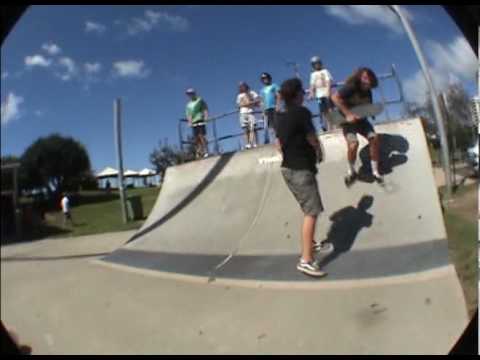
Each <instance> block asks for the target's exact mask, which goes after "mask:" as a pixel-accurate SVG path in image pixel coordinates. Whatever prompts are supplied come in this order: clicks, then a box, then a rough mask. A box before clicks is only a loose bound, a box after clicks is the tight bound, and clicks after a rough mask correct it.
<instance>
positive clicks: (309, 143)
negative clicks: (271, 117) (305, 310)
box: [276, 79, 333, 277]
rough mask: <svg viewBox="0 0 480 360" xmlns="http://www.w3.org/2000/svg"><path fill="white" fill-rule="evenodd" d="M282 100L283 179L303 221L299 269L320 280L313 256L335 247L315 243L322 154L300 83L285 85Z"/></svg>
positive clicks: (293, 81) (279, 130) (278, 123)
mask: <svg viewBox="0 0 480 360" xmlns="http://www.w3.org/2000/svg"><path fill="white" fill-rule="evenodd" d="M279 98H280V99H281V100H282V101H284V102H285V112H281V113H278V114H277V119H278V121H276V131H277V139H278V144H279V146H280V148H281V152H282V155H283V161H282V165H281V172H282V176H283V178H284V180H285V183H286V184H287V186H288V188H289V189H290V191H291V192H292V194H293V195H294V197H295V199H296V200H297V202H298V203H299V205H300V207H301V209H302V211H303V213H304V220H303V226H302V255H301V258H300V261H299V263H298V264H297V269H298V270H299V271H301V272H303V273H305V274H308V275H311V276H316V277H321V276H325V275H326V273H325V272H323V271H322V270H320V268H319V266H318V263H317V262H316V261H315V260H314V258H313V252H314V251H315V252H316V251H320V252H331V251H332V250H333V245H332V244H331V243H327V242H321V243H320V242H316V241H315V240H314V234H315V226H316V223H317V217H318V215H319V214H320V213H321V212H322V211H323V205H322V200H321V198H320V194H319V191H318V185H317V180H316V178H315V174H316V173H317V167H316V163H317V162H320V161H321V160H322V156H323V155H322V151H321V147H320V143H319V140H318V138H317V135H316V130H315V127H314V126H313V123H312V113H311V112H310V111H309V110H308V109H307V108H306V107H304V106H302V105H303V100H304V90H303V86H302V82H301V81H300V80H299V79H289V80H286V81H285V82H283V84H282V86H281V88H280V94H279Z"/></svg>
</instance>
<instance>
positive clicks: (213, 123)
mask: <svg viewBox="0 0 480 360" xmlns="http://www.w3.org/2000/svg"><path fill="white" fill-rule="evenodd" d="M377 78H378V80H379V81H378V88H377V89H376V90H377V91H378V94H379V95H380V103H381V104H382V105H383V108H384V109H385V116H386V119H387V122H391V121H394V119H392V118H391V116H390V113H389V111H388V107H389V106H391V105H398V104H403V109H404V112H405V113H406V112H407V110H408V109H407V104H406V102H405V96H404V93H403V88H402V84H401V82H400V79H399V77H398V74H397V71H396V68H395V65H393V64H392V65H391V70H390V73H385V74H379V75H377ZM388 79H392V80H394V81H395V84H396V87H397V90H398V94H399V97H398V98H396V99H387V98H386V97H385V93H384V88H383V85H382V83H383V82H384V81H386V80H388ZM342 85H344V82H335V83H334V84H332V87H333V88H337V87H340V86H342ZM235 114H239V110H235V111H230V112H227V113H224V114H220V115H217V116H214V117H211V118H209V119H208V120H207V121H205V122H201V123H198V124H196V126H200V125H205V126H206V127H207V134H212V135H211V136H208V135H207V144H208V145H207V146H210V145H211V144H213V146H214V150H215V151H214V153H215V154H217V155H218V154H220V152H221V151H220V142H222V141H225V140H228V139H232V138H237V137H241V136H243V134H244V133H243V132H239V133H234V134H227V135H222V136H218V133H217V121H218V120H221V119H225V118H228V117H230V116H232V115H235ZM252 114H254V115H258V114H263V112H262V111H254V112H252ZM319 116H320V114H319V113H315V114H313V118H317V117H319ZM187 124H188V120H187V119H185V118H182V119H179V121H178V137H179V144H180V148H181V149H182V151H184V146H185V145H191V144H192V142H191V141H189V139H188V138H187V137H186V136H185V128H186V127H188V128H190V127H189V126H188V125H187ZM256 125H257V126H256V128H255V131H268V130H266V129H265V127H266V123H265V120H264V118H263V116H260V117H259V118H257V119H256Z"/></svg>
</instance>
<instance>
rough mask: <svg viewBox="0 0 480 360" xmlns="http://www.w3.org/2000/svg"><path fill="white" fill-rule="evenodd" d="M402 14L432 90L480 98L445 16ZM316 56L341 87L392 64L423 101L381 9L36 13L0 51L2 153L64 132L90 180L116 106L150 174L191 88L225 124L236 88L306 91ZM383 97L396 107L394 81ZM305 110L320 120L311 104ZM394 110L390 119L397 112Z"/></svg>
mask: <svg viewBox="0 0 480 360" xmlns="http://www.w3.org/2000/svg"><path fill="white" fill-rule="evenodd" d="M403 8H404V9H405V10H406V11H407V13H408V16H409V18H410V19H411V21H412V24H413V26H414V28H415V30H416V31H417V34H418V36H419V38H420V40H421V42H422V46H423V48H424V50H425V52H426V54H427V57H428V60H429V63H430V65H431V69H432V73H433V76H434V80H435V83H436V85H437V87H438V88H439V89H442V88H444V87H445V86H446V85H447V84H448V83H449V82H452V81H460V82H462V84H463V85H464V86H465V88H466V89H467V91H468V92H469V93H470V94H471V95H473V94H474V93H475V92H476V84H475V71H476V69H477V68H478V61H477V59H476V57H475V55H474V53H473V51H472V50H471V49H470V47H469V46H468V44H467V42H466V41H465V40H464V39H463V36H462V34H461V32H460V31H459V30H458V28H457V27H456V25H455V24H454V23H453V22H452V20H451V19H450V18H449V17H448V15H447V14H446V13H445V11H444V10H443V9H442V8H441V7H440V6H435V5H432V6H429V5H411V6H406V7H403ZM313 55H319V56H320V57H321V58H322V59H323V62H324V64H325V65H326V67H327V68H328V69H329V70H330V72H331V73H332V75H333V77H334V79H335V80H337V81H342V80H344V79H345V78H346V77H347V76H348V75H349V74H350V73H351V72H352V71H353V69H354V68H356V67H358V66H361V65H366V66H369V67H371V68H372V69H373V70H374V71H376V72H377V73H378V74H384V73H388V72H389V71H390V66H391V64H392V63H393V64H395V65H396V68H397V71H398V73H399V76H400V78H401V81H402V84H403V86H404V91H405V93H406V95H407V97H408V98H409V99H411V100H418V101H421V100H422V98H423V96H424V95H423V94H424V87H425V85H424V83H423V79H422V76H421V73H420V67H419V65H418V62H417V60H416V57H415V54H414V52H413V49H412V48H411V46H410V43H409V41H408V38H407V37H406V35H405V34H404V32H403V30H402V27H401V24H400V23H399V22H398V20H397V19H396V18H395V16H394V15H392V14H391V13H390V12H389V10H386V9H385V8H384V7H382V6H377V5H332V6H327V5H312V6H255V5H249V6H199V5H195V6H158V5H147V6H113V5H109V6H93V5H90V6H87V5H83V6H69V5H65V6H46V5H45V6H31V7H30V8H29V9H28V10H27V12H26V13H25V14H24V16H23V17H22V18H21V19H20V21H19V22H18V23H17V25H16V26H15V28H14V29H13V31H12V32H11V33H10V35H9V36H8V38H7V39H6V41H5V42H4V44H3V45H2V48H1V60H2V62H1V78H2V80H1V101H2V119H1V153H2V156H3V155H7V154H13V155H17V156H20V155H21V154H22V153H23V151H24V150H25V149H26V148H27V147H28V146H29V145H30V144H31V143H32V142H33V141H34V140H36V139H37V138H38V137H40V136H47V135H49V134H51V133H53V132H58V133H61V134H63V135H65V136H72V137H74V138H76V139H78V140H79V141H80V142H81V143H83V144H84V145H85V146H86V148H87V150H88V152H89V155H90V159H91V161H92V167H93V169H94V170H95V171H100V170H102V169H103V168H104V167H106V166H113V167H116V157H115V147H114V139H113V101H114V99H115V98H117V97H120V98H122V101H123V110H124V111H123V146H124V167H125V168H129V169H133V170H141V169H143V168H145V167H151V164H150V162H149V159H148V157H149V154H150V152H151V151H152V150H153V148H154V147H155V146H157V145H158V142H159V140H164V139H168V142H169V143H170V144H177V143H178V135H177V125H178V121H177V120H178V119H179V118H180V117H182V116H183V114H184V107H185V103H186V100H187V99H186V97H185V94H184V91H185V89H186V88H187V87H190V86H193V87H195V88H196V89H197V90H198V92H199V93H200V95H201V96H202V97H204V98H205V100H206V101H207V103H208V104H209V107H210V113H211V114H212V115H215V114H220V113H224V112H229V111H232V110H234V108H235V99H236V95H237V84H238V82H239V81H241V80H244V81H247V82H248V83H249V84H250V86H251V87H252V89H254V90H256V91H259V90H260V88H261V84H260V82H259V75H260V73H261V72H263V71H268V72H269V73H271V74H272V75H273V78H274V81H276V82H278V83H281V81H283V80H285V79H287V78H289V77H291V76H292V75H293V70H292V68H291V67H288V66H287V65H286V63H287V62H289V61H294V62H297V63H298V64H299V66H300V72H301V75H302V78H303V80H304V82H305V83H306V82H307V81H308V77H309V72H310V65H309V59H310V57H312V56H313ZM384 91H385V95H386V97H387V98H390V99H391V98H397V97H398V92H397V89H396V86H395V83H394V82H393V81H387V82H386V83H385V88H384ZM378 95H379V94H378V93H377V94H375V96H376V97H377V98H378ZM307 106H308V107H309V108H311V110H312V111H314V109H315V105H314V103H307ZM389 110H390V116H391V117H393V118H395V116H398V114H399V111H400V107H399V106H394V107H392V108H390V109H389ZM316 125H318V123H316ZM238 126H239V125H238V120H237V117H236V116H233V117H229V118H226V119H224V120H222V121H221V122H219V123H218V127H217V131H218V133H219V135H228V134H232V133H237V132H239V128H238ZM237 146H238V140H233V141H226V142H224V143H223V144H222V147H223V149H224V150H230V149H235V148H237Z"/></svg>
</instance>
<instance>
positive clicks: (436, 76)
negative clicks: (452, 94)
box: [403, 37, 479, 103]
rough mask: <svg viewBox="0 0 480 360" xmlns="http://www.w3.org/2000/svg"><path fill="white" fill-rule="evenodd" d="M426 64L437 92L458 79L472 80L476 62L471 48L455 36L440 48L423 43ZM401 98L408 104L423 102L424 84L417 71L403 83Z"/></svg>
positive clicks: (435, 44)
mask: <svg viewBox="0 0 480 360" xmlns="http://www.w3.org/2000/svg"><path fill="white" fill-rule="evenodd" d="M424 51H425V54H426V56H427V58H428V60H429V64H430V68H429V70H430V74H431V76H432V81H433V85H434V86H435V89H436V90H437V91H443V90H445V89H446V88H447V87H448V85H450V84H452V83H458V82H460V81H462V80H467V81H468V80H470V81H474V80H475V75H476V72H477V71H478V67H479V63H478V60H477V58H476V56H475V54H474V52H473V51H472V48H471V47H470V45H469V44H468V42H467V41H466V40H465V39H464V38H463V37H457V38H455V39H454V40H453V41H451V42H450V43H448V44H446V45H442V44H440V43H438V42H435V41H431V40H430V41H427V42H426V45H425V47H424ZM403 86H404V90H405V96H406V98H407V99H408V100H409V101H414V102H417V103H423V102H424V101H425V96H426V91H427V85H426V82H425V79H424V77H423V73H422V71H421V70H419V71H417V72H416V73H415V74H414V75H412V76H411V77H409V78H407V80H405V81H404V82H403Z"/></svg>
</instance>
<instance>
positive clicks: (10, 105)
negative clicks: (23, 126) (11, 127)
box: [1, 92, 24, 125]
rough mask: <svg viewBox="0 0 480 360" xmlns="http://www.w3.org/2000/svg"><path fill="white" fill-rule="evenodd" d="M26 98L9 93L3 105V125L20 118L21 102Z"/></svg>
mask: <svg viewBox="0 0 480 360" xmlns="http://www.w3.org/2000/svg"><path fill="white" fill-rule="evenodd" d="M23 101H24V99H23V97H21V96H17V95H15V94H14V93H12V92H11V93H9V94H8V95H7V98H6V99H5V101H4V102H2V106H1V115H2V120H1V124H2V125H7V124H8V123H9V122H11V121H13V120H16V119H18V118H20V104H21V103H23Z"/></svg>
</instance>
